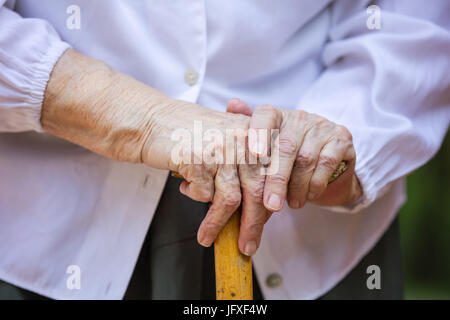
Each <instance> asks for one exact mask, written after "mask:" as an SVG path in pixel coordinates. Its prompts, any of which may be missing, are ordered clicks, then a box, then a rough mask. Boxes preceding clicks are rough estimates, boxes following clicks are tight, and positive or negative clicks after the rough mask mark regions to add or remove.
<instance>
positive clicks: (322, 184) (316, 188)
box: [309, 179, 327, 194]
mask: <svg viewBox="0 0 450 320" xmlns="http://www.w3.org/2000/svg"><path fill="white" fill-rule="evenodd" d="M326 187H327V181H326V180H325V179H312V180H311V181H310V183H309V191H310V192H313V193H316V194H318V193H321V192H322V191H323V190H325V188H326Z"/></svg>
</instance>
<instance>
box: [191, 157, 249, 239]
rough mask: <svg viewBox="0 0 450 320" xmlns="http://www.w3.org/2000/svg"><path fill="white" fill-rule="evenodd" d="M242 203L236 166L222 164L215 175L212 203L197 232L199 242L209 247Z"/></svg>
mask: <svg viewBox="0 0 450 320" xmlns="http://www.w3.org/2000/svg"><path fill="white" fill-rule="evenodd" d="M240 204H241V190H240V184H239V178H238V175H237V169H236V167H235V166H232V165H224V166H220V167H219V169H218V170H217V174H216V177H215V193H214V199H213V202H212V205H211V206H210V207H209V210H208V212H207V214H206V217H205V218H204V219H203V221H202V223H201V224H200V227H199V230H198V233H197V241H198V243H199V244H201V245H202V246H205V247H209V246H210V245H211V244H212V243H213V242H214V240H215V239H216V237H217V235H218V234H219V232H220V231H221V230H222V229H223V227H224V226H225V224H226V223H227V221H228V219H229V218H230V217H231V215H232V214H233V212H235V211H236V209H237V208H238V207H239V205H240Z"/></svg>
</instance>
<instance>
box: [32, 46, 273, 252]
mask: <svg viewBox="0 0 450 320" xmlns="http://www.w3.org/2000/svg"><path fill="white" fill-rule="evenodd" d="M195 122H198V123H201V126H202V128H201V129H200V142H198V141H196V139H197V138H198V133H197V135H196V133H195ZM41 123H42V126H43V128H44V129H45V130H46V131H47V132H48V133H51V134H53V135H55V136H58V137H61V138H64V139H66V140H69V141H71V142H73V143H76V144H78V145H81V146H83V147H85V148H87V149H89V150H92V151H93V152H96V153H98V154H101V155H104V156H106V157H109V158H112V159H114V160H117V161H126V162H135V163H144V164H146V165H148V166H151V167H153V168H159V169H166V170H173V171H177V172H179V173H180V174H181V175H183V177H184V178H185V179H186V181H185V182H183V183H182V184H181V185H180V191H181V192H182V193H184V194H185V195H187V196H189V197H190V198H192V199H194V200H197V201H203V202H212V205H211V207H210V208H209V211H208V213H207V215H206V217H205V219H204V221H203V222H202V224H201V226H200V228H199V231H198V241H199V242H200V243H201V244H202V245H205V246H209V245H211V244H212V242H213V241H214V240H215V238H216V236H217V234H218V233H219V232H220V230H221V229H222V228H223V227H224V225H225V223H226V222H227V221H228V219H229V217H230V216H231V214H232V213H233V212H234V211H235V210H236V209H237V208H238V207H239V205H240V204H241V199H242V198H243V199H244V203H243V212H242V223H241V232H240V240H239V247H240V249H241V251H243V252H244V253H247V254H251V253H253V252H254V251H255V250H256V247H257V246H258V244H259V238H260V236H261V232H262V226H263V224H264V222H265V220H266V219H267V215H266V210H265V208H264V206H263V205H262V200H261V199H262V190H263V187H264V177H263V176H259V175H258V173H259V171H258V170H257V169H258V165H256V164H255V165H244V163H246V162H247V159H245V158H246V157H247V156H248V152H246V151H247V150H248V148H247V145H246V138H245V135H246V134H247V129H248V127H249V123H250V118H249V117H248V116H245V115H240V114H232V113H224V112H217V111H213V110H210V109H207V108H204V107H202V106H200V105H197V104H193V103H189V102H184V101H179V100H175V99H171V98H169V97H167V96H165V95H164V94H162V93H161V92H158V91H157V90H155V89H153V88H150V87H149V86H147V85H145V84H143V83H141V82H139V81H137V80H135V79H133V78H131V77H129V76H127V75H124V74H121V73H119V72H117V71H115V70H113V69H112V68H110V67H109V66H107V65H105V64H104V63H102V62H101V61H98V60H95V59H92V58H89V57H86V56H84V55H82V54H80V53H78V52H76V51H74V50H71V49H69V50H67V51H66V52H65V53H64V54H63V55H62V56H61V58H60V59H59V60H58V62H57V64H56V65H55V67H54V69H53V71H52V73H51V76H50V79H49V81H48V85H47V89H46V92H45V98H44V102H43V107H42V114H41ZM208 130H209V131H211V130H212V131H215V132H216V133H220V134H222V138H223V137H227V132H228V133H229V136H230V137H227V138H230V139H229V140H230V141H233V143H227V141H228V139H227V140H226V141H225V142H224V141H223V139H218V140H215V139H212V140H211V139H210V140H208V139H203V137H204V133H206V132H207V131H208ZM180 131H181V133H185V134H187V136H189V137H190V138H192V140H191V141H188V143H187V145H186V146H187V147H188V148H187V151H186V152H185V153H184V152H183V159H184V156H186V157H187V158H189V159H190V160H191V162H190V163H186V162H179V161H175V160H174V156H173V155H174V150H177V146H179V144H178V142H177V141H175V140H173V139H172V138H173V134H174V133H176V132H180ZM242 136H243V137H242ZM213 137H214V135H212V136H211V137H210V138H213ZM234 140H236V141H243V143H236V144H235V143H234ZM196 142H197V143H196ZM198 145H200V151H198V150H196V147H198ZM205 151H206V152H205ZM208 154H209V155H211V154H214V155H215V156H217V155H223V156H224V160H225V161H222V162H220V161H218V162H217V161H205V158H204V156H206V159H209V160H210V158H211V157H208ZM230 155H231V156H230ZM227 156H230V158H227ZM175 158H176V157H175ZM213 158H214V157H213ZM214 159H217V158H214ZM219 160H220V157H219ZM188 162H189V161H188ZM239 164H242V165H239ZM241 190H242V195H241ZM261 212H263V214H262V215H261Z"/></svg>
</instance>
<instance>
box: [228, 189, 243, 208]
mask: <svg viewBox="0 0 450 320" xmlns="http://www.w3.org/2000/svg"><path fill="white" fill-rule="evenodd" d="M241 199H242V196H241V193H240V192H229V193H226V194H225V196H224V205H225V206H226V207H230V208H237V207H239V205H240V204H241Z"/></svg>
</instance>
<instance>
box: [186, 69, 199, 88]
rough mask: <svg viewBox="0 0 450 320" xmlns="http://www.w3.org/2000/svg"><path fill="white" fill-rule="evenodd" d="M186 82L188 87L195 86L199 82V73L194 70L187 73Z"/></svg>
mask: <svg viewBox="0 0 450 320" xmlns="http://www.w3.org/2000/svg"><path fill="white" fill-rule="evenodd" d="M184 80H185V81H186V83H187V84H188V85H190V86H193V85H194V84H196V83H197V81H198V72H197V71H195V70H192V69H190V70H188V71H186V73H185V75H184Z"/></svg>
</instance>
